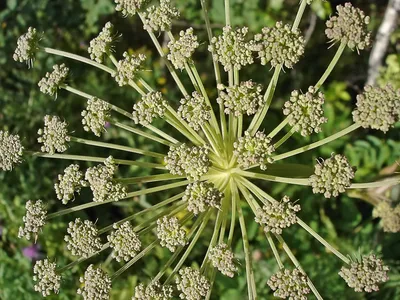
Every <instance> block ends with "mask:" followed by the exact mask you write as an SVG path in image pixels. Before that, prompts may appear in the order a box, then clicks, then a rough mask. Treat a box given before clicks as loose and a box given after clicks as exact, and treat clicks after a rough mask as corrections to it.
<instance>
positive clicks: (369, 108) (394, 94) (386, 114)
mask: <svg viewBox="0 0 400 300" xmlns="http://www.w3.org/2000/svg"><path fill="white" fill-rule="evenodd" d="M356 105H357V108H356V109H355V110H354V111H353V120H354V122H355V123H357V124H359V125H360V126H362V127H364V128H372V129H377V130H381V131H383V132H387V131H388V130H389V129H390V128H391V127H393V126H394V124H395V123H396V122H398V121H399V119H400V90H397V91H395V90H394V89H393V88H392V87H391V86H390V85H387V86H385V87H383V88H380V87H372V86H370V85H367V86H365V87H364V93H362V94H360V95H357V104H356Z"/></svg>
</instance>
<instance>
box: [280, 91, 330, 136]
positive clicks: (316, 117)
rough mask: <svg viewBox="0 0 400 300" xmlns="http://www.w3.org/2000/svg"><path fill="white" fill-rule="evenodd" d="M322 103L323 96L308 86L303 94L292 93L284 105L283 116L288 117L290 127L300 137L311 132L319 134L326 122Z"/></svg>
mask: <svg viewBox="0 0 400 300" xmlns="http://www.w3.org/2000/svg"><path fill="white" fill-rule="evenodd" d="M324 102H325V97H324V94H322V93H321V92H319V93H317V91H316V90H315V88H314V87H312V86H310V87H309V88H308V92H307V93H305V94H302V93H301V92H300V91H293V92H292V94H291V96H290V100H289V101H286V102H285V104H284V107H283V114H284V115H285V116H289V117H288V118H289V124H290V126H292V127H293V128H294V129H295V130H296V131H297V132H300V134H301V135H302V136H308V135H310V134H312V133H313V132H316V133H318V132H321V131H322V128H321V125H322V124H324V123H326V122H327V121H328V119H327V118H325V117H324V110H323V107H322V106H323V104H324Z"/></svg>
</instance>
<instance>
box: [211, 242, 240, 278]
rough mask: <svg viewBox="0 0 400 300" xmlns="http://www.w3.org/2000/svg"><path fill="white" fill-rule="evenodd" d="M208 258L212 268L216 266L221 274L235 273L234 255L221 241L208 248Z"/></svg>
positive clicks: (232, 274) (229, 275)
mask: <svg viewBox="0 0 400 300" xmlns="http://www.w3.org/2000/svg"><path fill="white" fill-rule="evenodd" d="M208 258H209V259H210V260H211V263H212V265H213V267H214V268H217V269H218V271H220V272H221V273H222V274H224V275H226V276H228V277H231V278H232V277H233V276H235V273H237V271H238V268H237V266H236V265H235V255H234V254H233V252H232V251H231V250H230V249H229V248H228V245H227V244H224V243H221V244H218V245H217V246H215V247H213V248H211V249H210V253H209V254H208Z"/></svg>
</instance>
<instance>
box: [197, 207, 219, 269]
mask: <svg viewBox="0 0 400 300" xmlns="http://www.w3.org/2000/svg"><path fill="white" fill-rule="evenodd" d="M221 223H222V211H221V210H219V211H218V213H217V218H216V220H215V224H214V231H213V234H212V236H211V240H210V243H209V244H208V248H207V251H206V254H205V255H204V259H203V262H202V264H201V267H200V273H203V272H204V270H205V268H206V266H207V261H208V254H209V253H210V250H211V248H213V247H214V246H215V244H216V243H217V239H218V234H219V231H220V230H219V229H220V226H221Z"/></svg>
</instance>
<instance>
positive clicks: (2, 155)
mask: <svg viewBox="0 0 400 300" xmlns="http://www.w3.org/2000/svg"><path fill="white" fill-rule="evenodd" d="M23 152H24V147H23V146H22V145H21V140H20V138H19V136H18V135H13V134H10V133H9V132H8V131H3V130H0V169H1V170H3V171H11V170H12V169H13V167H14V166H15V165H16V164H19V163H21V161H22V159H21V157H22V154H23Z"/></svg>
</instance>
